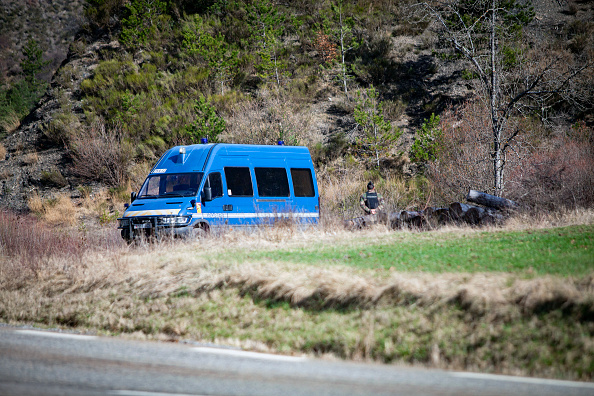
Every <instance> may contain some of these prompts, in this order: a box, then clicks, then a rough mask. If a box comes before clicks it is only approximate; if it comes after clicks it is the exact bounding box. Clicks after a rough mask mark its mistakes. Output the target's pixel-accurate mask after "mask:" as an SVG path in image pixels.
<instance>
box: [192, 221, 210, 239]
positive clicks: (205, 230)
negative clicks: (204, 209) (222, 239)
mask: <svg viewBox="0 0 594 396" xmlns="http://www.w3.org/2000/svg"><path fill="white" fill-rule="evenodd" d="M209 233H210V227H209V225H208V224H206V223H200V224H197V225H196V227H194V228H193V229H192V238H194V239H197V238H203V237H205V236H207V235H208V234H209Z"/></svg>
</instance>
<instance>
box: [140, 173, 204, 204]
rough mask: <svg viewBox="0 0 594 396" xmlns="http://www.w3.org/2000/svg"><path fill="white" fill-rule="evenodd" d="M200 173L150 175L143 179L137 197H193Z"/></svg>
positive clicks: (200, 176)
mask: <svg viewBox="0 0 594 396" xmlns="http://www.w3.org/2000/svg"><path fill="white" fill-rule="evenodd" d="M201 180H202V173H198V172H195V173H166V174H160V175H150V176H149V177H147V179H146V180H145V181H144V184H143V185H142V188H141V189H140V193H139V194H138V198H166V197H194V196H196V194H197V192H198V186H200V181H201Z"/></svg>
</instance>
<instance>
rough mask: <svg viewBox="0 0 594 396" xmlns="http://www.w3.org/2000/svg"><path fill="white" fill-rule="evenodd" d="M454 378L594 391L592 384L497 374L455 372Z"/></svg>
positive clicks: (593, 384)
mask: <svg viewBox="0 0 594 396" xmlns="http://www.w3.org/2000/svg"><path fill="white" fill-rule="evenodd" d="M450 374H451V375H452V376H453V377H458V378H466V379H480V380H494V381H505V382H521V383H526V384H534V385H547V386H564V387H568V388H591V389H594V383H591V382H577V381H563V380H554V379H546V378H530V377H514V376H511V375H497V374H481V373H464V372H453V373H450Z"/></svg>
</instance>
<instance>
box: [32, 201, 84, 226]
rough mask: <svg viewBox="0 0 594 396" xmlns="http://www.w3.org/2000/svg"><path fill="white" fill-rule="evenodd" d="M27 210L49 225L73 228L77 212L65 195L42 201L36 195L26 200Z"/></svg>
mask: <svg viewBox="0 0 594 396" xmlns="http://www.w3.org/2000/svg"><path fill="white" fill-rule="evenodd" d="M27 205H28V207H29V210H31V212H33V213H34V214H35V215H37V216H38V217H40V218H41V219H43V220H44V221H45V222H46V223H48V224H51V225H61V226H73V225H75V224H76V221H77V216H78V212H77V209H76V206H75V205H74V203H73V202H72V200H71V199H70V196H68V195H67V194H58V195H57V197H55V198H46V199H43V198H41V197H40V196H39V195H37V194H33V195H31V197H29V199H28V200H27Z"/></svg>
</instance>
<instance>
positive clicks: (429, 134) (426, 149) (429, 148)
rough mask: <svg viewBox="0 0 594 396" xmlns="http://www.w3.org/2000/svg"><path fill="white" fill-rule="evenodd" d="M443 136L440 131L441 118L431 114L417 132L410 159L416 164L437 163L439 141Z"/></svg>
mask: <svg viewBox="0 0 594 396" xmlns="http://www.w3.org/2000/svg"><path fill="white" fill-rule="evenodd" d="M441 135H442V131H441V129H439V116H436V115H435V114H431V117H430V118H428V119H426V120H425V121H424V122H423V125H421V129H420V130H418V131H417V133H416V136H415V141H414V143H413V145H412V147H411V148H410V159H411V161H412V162H416V163H426V162H429V161H435V160H436V159H437V155H438V152H439V139H440V137H441Z"/></svg>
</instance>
